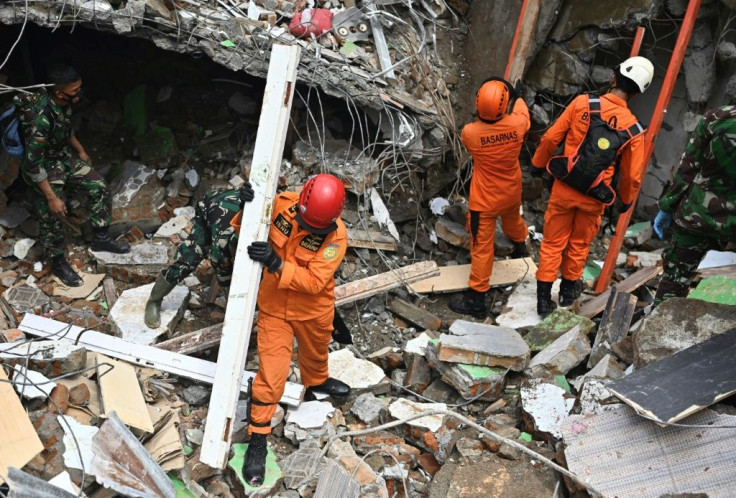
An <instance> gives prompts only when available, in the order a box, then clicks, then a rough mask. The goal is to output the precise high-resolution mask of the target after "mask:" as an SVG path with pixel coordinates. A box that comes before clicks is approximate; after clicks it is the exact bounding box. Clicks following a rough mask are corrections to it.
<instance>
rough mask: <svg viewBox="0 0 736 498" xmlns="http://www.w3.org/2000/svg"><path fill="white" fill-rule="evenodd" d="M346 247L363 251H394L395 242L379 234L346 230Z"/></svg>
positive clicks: (391, 238)
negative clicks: (362, 249)
mask: <svg viewBox="0 0 736 498" xmlns="http://www.w3.org/2000/svg"><path fill="white" fill-rule="evenodd" d="M348 246H349V247H358V248H364V249H378V250H381V251H396V241H395V240H394V239H393V237H390V236H388V235H383V234H382V233H381V232H375V231H371V232H367V231H365V230H355V229H352V228H350V229H348Z"/></svg>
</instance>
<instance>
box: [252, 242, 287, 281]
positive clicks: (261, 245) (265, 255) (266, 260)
mask: <svg viewBox="0 0 736 498" xmlns="http://www.w3.org/2000/svg"><path fill="white" fill-rule="evenodd" d="M248 256H250V259H252V260H253V261H258V262H259V263H261V264H263V266H265V267H266V268H268V272H269V273H276V272H277V271H278V270H279V268H281V258H279V257H278V255H277V254H276V252H275V251H274V250H273V247H271V244H269V243H268V242H260V241H259V242H253V243H252V244H251V245H249V246H248Z"/></svg>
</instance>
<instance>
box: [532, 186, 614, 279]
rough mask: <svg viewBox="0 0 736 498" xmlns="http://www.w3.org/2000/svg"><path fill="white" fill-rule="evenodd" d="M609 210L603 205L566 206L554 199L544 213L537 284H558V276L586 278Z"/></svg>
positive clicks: (571, 204)
mask: <svg viewBox="0 0 736 498" xmlns="http://www.w3.org/2000/svg"><path fill="white" fill-rule="evenodd" d="M604 209H605V206H604V205H603V204H600V203H593V202H592V201H591V202H590V203H587V202H585V203H571V202H569V201H568V202H565V201H564V200H563V199H559V198H557V197H555V196H554V195H553V196H552V197H550V200H549V204H548V205H547V212H546V213H544V240H542V247H540V249H539V268H538V270H537V280H540V281H542V282H554V281H555V280H557V273H558V271H560V272H561V273H562V278H564V279H567V280H577V279H579V278H580V277H581V276H582V275H583V270H584V269H585V261H586V260H587V259H588V253H589V252H590V243H591V242H593V239H594V238H595V236H596V234H597V233H598V229H599V228H600V227H601V217H602V215H603V210H604Z"/></svg>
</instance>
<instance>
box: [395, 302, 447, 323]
mask: <svg viewBox="0 0 736 498" xmlns="http://www.w3.org/2000/svg"><path fill="white" fill-rule="evenodd" d="M388 309H390V310H391V311H393V312H394V313H396V314H397V315H399V316H400V317H401V318H403V319H404V320H406V321H408V322H409V323H411V324H413V325H416V326H417V327H419V328H420V330H422V329H428V330H439V329H440V327H442V320H441V319H440V318H439V317H438V316H437V315H434V314H432V313H430V312H429V311H427V310H423V309H422V308H419V307H417V306H414V305H413V304H411V303H410V302H407V301H404V300H403V299H399V298H396V299H394V300H393V301H391V302H390V303H389V305H388Z"/></svg>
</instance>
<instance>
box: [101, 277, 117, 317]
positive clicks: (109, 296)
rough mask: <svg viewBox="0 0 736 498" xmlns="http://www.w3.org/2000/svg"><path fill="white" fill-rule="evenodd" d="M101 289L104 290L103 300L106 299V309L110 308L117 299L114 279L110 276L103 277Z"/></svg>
mask: <svg viewBox="0 0 736 498" xmlns="http://www.w3.org/2000/svg"><path fill="white" fill-rule="evenodd" d="M102 289H103V290H104V291H105V301H107V309H108V310H111V309H112V307H113V306H114V305H115V303H116V302H117V300H118V292H117V289H115V281H114V280H113V279H112V278H110V277H105V280H103V281H102Z"/></svg>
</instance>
